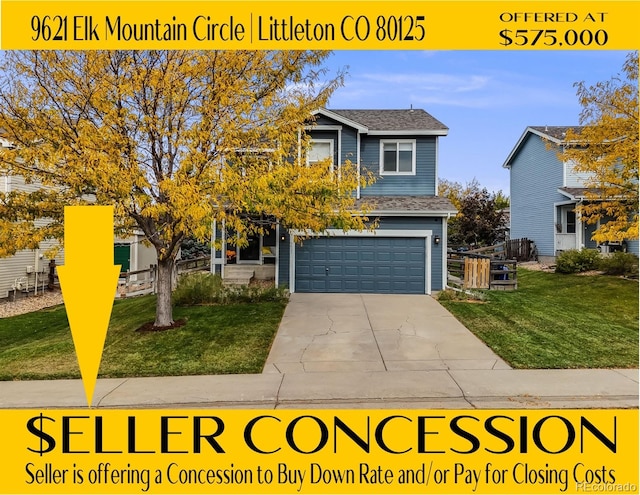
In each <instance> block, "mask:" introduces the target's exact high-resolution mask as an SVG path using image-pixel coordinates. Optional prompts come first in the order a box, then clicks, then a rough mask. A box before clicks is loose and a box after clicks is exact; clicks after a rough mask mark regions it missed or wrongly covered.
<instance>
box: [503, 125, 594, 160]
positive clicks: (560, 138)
mask: <svg viewBox="0 0 640 495" xmlns="http://www.w3.org/2000/svg"><path fill="white" fill-rule="evenodd" d="M569 129H573V131H574V132H576V133H577V134H580V132H581V131H582V129H584V126H579V125H574V126H558V125H556V126H551V125H543V126H537V125H531V126H529V127H527V128H526V129H525V130H524V132H523V133H522V136H520V139H518V142H517V143H516V145H515V146H514V147H513V149H512V150H511V152H510V153H509V156H507V159H506V160H505V161H504V163H503V164H502V166H503V167H504V168H509V167H510V166H511V161H512V160H513V158H514V157H515V156H516V155H517V154H518V152H519V151H520V147H521V146H522V144H523V143H524V141H525V139H526V138H527V136H529V135H530V134H534V135H536V136H539V137H541V138H542V139H546V140H548V141H551V142H552V143H555V144H563V143H565V142H566V141H565V136H566V135H567V131H569Z"/></svg>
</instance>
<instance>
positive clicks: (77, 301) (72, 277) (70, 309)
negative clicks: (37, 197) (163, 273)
mask: <svg viewBox="0 0 640 495" xmlns="http://www.w3.org/2000/svg"><path fill="white" fill-rule="evenodd" d="M64 250H65V255H64V256H65V265H64V266H61V267H58V277H59V278H60V287H61V288H62V297H63V299H64V305H65V307H66V310H67V318H68V320H69V326H70V327H71V335H72V337H73V344H74V346H75V348H76V355H77V356H78V364H79V366H80V374H81V375H82V383H83V385H84V391H85V395H86V396H87V405H88V406H89V407H91V402H92V400H93V392H94V390H95V386H96V380H97V378H98V369H99V368H100V361H101V359H102V350H103V348H104V341H105V338H106V336H107V328H108V327H109V320H110V318H111V309H112V308H113V300H114V297H115V293H116V288H117V286H118V276H119V274H120V266H119V265H117V266H114V264H113V206H65V208H64Z"/></svg>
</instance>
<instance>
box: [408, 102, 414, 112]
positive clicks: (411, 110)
mask: <svg viewBox="0 0 640 495" xmlns="http://www.w3.org/2000/svg"><path fill="white" fill-rule="evenodd" d="M409 112H411V113H413V103H412V104H411V106H410V108H409Z"/></svg>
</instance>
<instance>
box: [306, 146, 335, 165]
mask: <svg viewBox="0 0 640 495" xmlns="http://www.w3.org/2000/svg"><path fill="white" fill-rule="evenodd" d="M313 143H318V144H327V143H329V152H330V153H331V164H330V165H329V166H330V167H331V170H334V169H335V166H336V164H335V160H334V158H335V156H334V155H335V143H334V140H333V139H313V138H311V140H310V142H309V152H310V151H311V147H312V145H313ZM309 152H307V167H309V166H311V165H312V164H314V163H318V162H317V161H314V162H312V161H310V160H309Z"/></svg>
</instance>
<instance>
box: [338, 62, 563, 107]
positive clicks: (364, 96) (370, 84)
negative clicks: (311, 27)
mask: <svg viewBox="0 0 640 495" xmlns="http://www.w3.org/2000/svg"><path fill="white" fill-rule="evenodd" d="M372 102H373V103H372ZM409 104H414V105H429V106H434V105H439V106H451V107H458V108H460V107H462V108H470V109H487V108H494V109H495V108H506V107H512V108H514V109H515V108H523V107H527V106H535V105H568V104H571V105H573V104H575V94H574V91H573V88H571V87H558V86H553V85H551V86H550V85H549V83H548V81H545V80H543V79H536V78H535V76H534V77H532V76H531V75H527V76H526V77H523V75H522V74H520V73H518V72H513V71H508V70H497V71H496V70H487V71H486V72H485V73H480V72H477V71H475V72H469V73H461V72H459V71H458V73H451V74H445V73H442V72H427V71H425V72H397V71H390V72H364V73H360V74H352V75H351V77H349V78H348V80H347V81H346V84H345V87H344V88H340V89H339V90H338V91H337V92H336V94H335V95H334V97H333V98H332V103H331V105H332V106H333V107H335V108H338V107H348V108H371V107H372V105H373V106H375V107H380V108H404V107H405V106H409Z"/></svg>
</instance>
